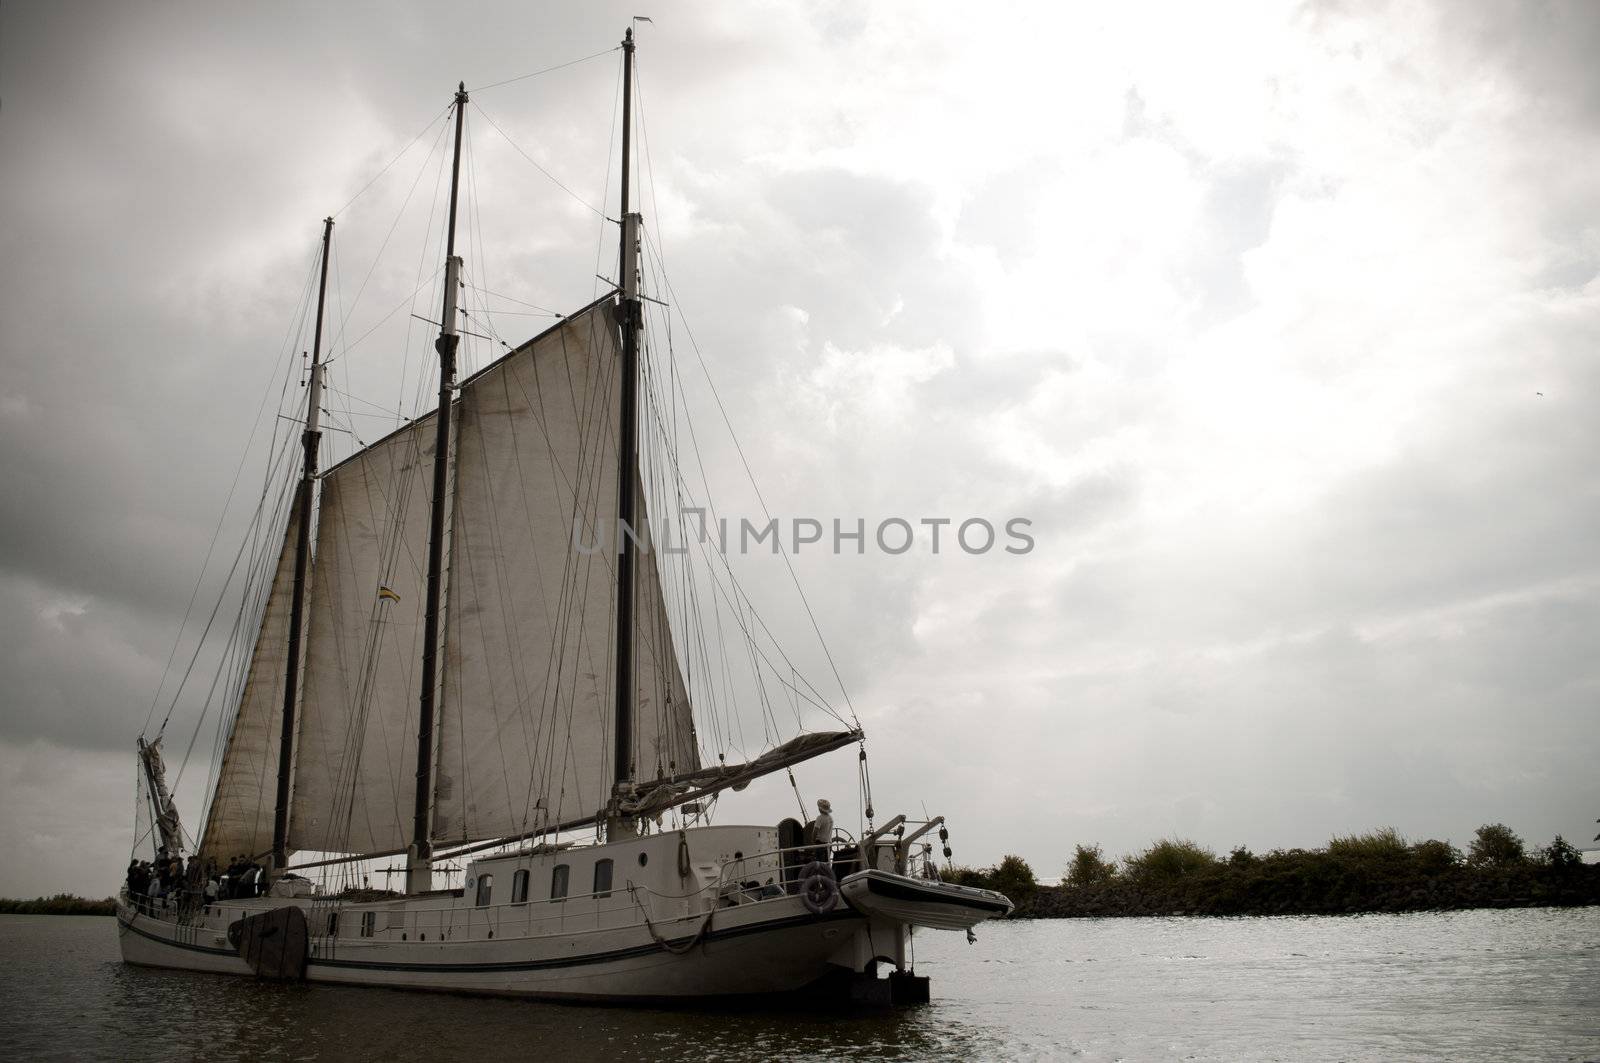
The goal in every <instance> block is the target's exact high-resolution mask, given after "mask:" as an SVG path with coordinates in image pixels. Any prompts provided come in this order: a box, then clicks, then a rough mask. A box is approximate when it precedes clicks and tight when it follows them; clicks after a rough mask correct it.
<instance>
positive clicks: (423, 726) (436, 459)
mask: <svg viewBox="0 0 1600 1063" xmlns="http://www.w3.org/2000/svg"><path fill="white" fill-rule="evenodd" d="M455 106H456V142H455V155H454V158H453V159H452V161H451V164H450V220H449V222H448V227H447V228H446V230H445V258H444V308H443V310H442V312H441V316H440V318H439V338H438V339H437V340H435V341H434V344H433V346H434V349H435V350H436V351H438V352H439V413H438V420H437V424H438V429H437V434H436V436H435V443H434V451H433V498H432V500H431V504H432V510H431V512H430V514H429V524H428V591H427V602H426V604H425V605H424V607H423V608H424V612H423V621H422V692H421V695H420V696H419V698H418V714H417V791H416V803H415V804H414V806H413V810H412V824H411V847H410V850H409V851H408V853H407V860H406V892H407V893H424V892H426V891H428V890H430V889H432V888H433V869H432V866H431V865H430V864H429V862H428V861H429V858H430V857H432V855H433V842H432V839H431V838H430V833H431V829H432V825H431V823H430V822H429V821H430V816H429V812H430V810H431V807H432V798H433V717H434V693H435V687H436V686H437V685H438V675H439V602H440V597H441V589H442V584H443V581H444V579H443V576H444V573H443V570H444V518H445V502H446V498H445V493H446V490H447V488H448V486H449V479H450V403H451V397H452V395H453V394H454V393H455V386H456V346H457V344H459V343H460V342H461V337H460V336H458V335H457V334H456V289H457V288H458V287H459V285H460V283H461V259H460V258H458V257H456V201H457V198H458V195H459V193H460V190H461V127H462V123H463V122H464V121H465V119H466V109H467V85H466V82H461V83H460V85H459V86H458V88H457V90H456V104H455Z"/></svg>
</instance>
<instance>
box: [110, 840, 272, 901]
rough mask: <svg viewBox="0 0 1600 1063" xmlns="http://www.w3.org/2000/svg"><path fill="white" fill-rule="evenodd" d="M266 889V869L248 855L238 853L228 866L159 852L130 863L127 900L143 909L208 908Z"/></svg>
mask: <svg viewBox="0 0 1600 1063" xmlns="http://www.w3.org/2000/svg"><path fill="white" fill-rule="evenodd" d="M266 891H267V872H266V869H265V868H263V867H262V866H261V865H260V864H259V863H257V862H256V861H254V860H252V859H250V858H249V857H248V856H242V855H241V856H236V857H234V858H233V859H232V860H230V861H229V862H228V865H227V867H224V868H219V867H218V866H217V862H216V860H215V859H209V860H205V861H203V862H202V861H201V860H200V858H199V857H198V856H192V857H190V858H189V859H188V860H187V861H185V860H184V859H183V856H182V855H181V854H168V853H167V852H166V851H165V850H162V851H161V852H158V853H157V854H156V858H155V860H154V861H150V860H138V859H135V860H132V861H130V862H129V863H128V900H129V901H130V902H131V903H132V904H133V905H134V906H135V907H136V908H138V909H139V910H140V911H142V912H147V913H150V914H152V915H153V914H155V913H157V912H163V911H169V910H177V911H192V910H194V909H196V908H205V909H209V908H210V907H211V906H212V905H213V904H215V903H217V902H218V901H229V900H238V899H242V898H248V897H259V896H261V895H262V894H264V893H266Z"/></svg>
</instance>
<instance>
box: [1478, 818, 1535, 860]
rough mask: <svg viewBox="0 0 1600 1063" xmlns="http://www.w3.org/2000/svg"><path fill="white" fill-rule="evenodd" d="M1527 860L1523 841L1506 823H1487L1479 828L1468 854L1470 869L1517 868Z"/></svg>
mask: <svg viewBox="0 0 1600 1063" xmlns="http://www.w3.org/2000/svg"><path fill="white" fill-rule="evenodd" d="M1526 860H1527V857H1526V856H1525V855H1524V854H1523V851H1522V839H1521V838H1520V837H1518V836H1517V832H1516V831H1514V830H1512V829H1511V828H1510V827H1508V826H1506V825H1505V824H1504V823H1486V824H1484V825H1483V826H1481V827H1479V828H1478V834H1477V837H1475V838H1473V839H1472V847H1471V848H1470V849H1469V850H1468V853H1467V865H1468V866H1469V867H1516V866H1517V865H1518V864H1521V863H1524V862H1525V861H1526Z"/></svg>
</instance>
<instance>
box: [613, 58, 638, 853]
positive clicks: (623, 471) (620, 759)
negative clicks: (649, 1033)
mask: <svg viewBox="0 0 1600 1063" xmlns="http://www.w3.org/2000/svg"><path fill="white" fill-rule="evenodd" d="M632 118H633V27H631V26H630V27H628V31H627V33H626V34H624V35H623V38H622V239H621V247H620V248H619V250H618V259H619V266H618V268H619V273H618V283H619V284H620V285H621V286H622V304H621V307H620V309H621V322H622V409H621V411H620V413H619V415H618V427H619V432H618V439H617V696H616V713H615V716H616V720H615V725H616V748H615V751H614V765H615V771H614V777H615V786H614V788H613V790H612V795H611V804H610V808H609V809H608V814H607V817H606V819H607V838H608V839H609V838H610V837H611V833H612V832H613V831H619V830H625V829H626V828H625V827H624V826H623V823H622V815H621V812H622V799H623V797H624V796H625V794H626V793H627V792H628V791H629V790H631V787H632V784H633V702H634V698H635V697H636V692H635V690H634V682H633V628H634V624H633V597H634V551H635V544H634V539H633V535H632V532H633V531H634V530H635V529H634V506H633V499H634V479H635V477H636V476H637V475H638V473H637V470H638V466H639V453H638V451H639V443H638V418H639V411H638V404H639V391H638V385H639V328H640V326H641V325H642V323H643V314H642V312H641V306H640V303H639V292H638V269H637V259H638V252H639V215H637V214H632V213H629V211H628V184H629V177H630V166H629V150H630V148H631V141H632V124H633V123H632Z"/></svg>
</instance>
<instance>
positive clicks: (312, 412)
mask: <svg viewBox="0 0 1600 1063" xmlns="http://www.w3.org/2000/svg"><path fill="white" fill-rule="evenodd" d="M332 242H333V218H332V217H331V216H330V217H327V218H324V219H323V221H322V279H321V280H320V281H319V282H318V284H317V327H316V331H315V332H314V333H313V334H312V339H311V380H310V383H309V384H308V385H307V388H306V430H305V433H304V435H303V436H302V437H301V442H302V444H303V445H304V447H305V458H304V462H303V464H302V466H301V469H300V487H299V490H298V495H297V497H296V500H295V505H296V506H297V507H299V513H300V527H299V528H298V529H297V530H296V532H295V540H294V596H293V597H292V598H291V599H290V606H289V660H288V665H287V666H286V669H285V674H284V680H283V729H282V732H281V733H280V735H279V737H278V797H277V802H276V804H275V805H274V806H273V811H272V869H273V870H281V869H282V868H283V867H284V865H285V864H286V863H287V862H288V859H287V858H288V848H289V775H290V773H291V771H292V770H293V767H294V710H295V704H296V702H297V701H298V700H299V694H300V690H299V686H300V631H301V628H302V626H303V625H302V621H301V618H302V617H303V616H304V615H305V604H306V573H307V570H308V569H309V568H310V565H311V492H312V489H313V487H314V486H315V485H316V482H317V450H318V448H319V447H320V446H321V443H322V428H321V422H322V312H323V308H324V306H325V305H326V302H327V297H328V249H329V246H330V245H331V244H332Z"/></svg>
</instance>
